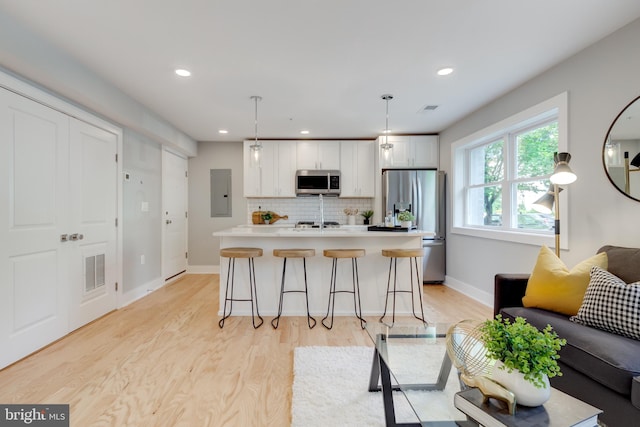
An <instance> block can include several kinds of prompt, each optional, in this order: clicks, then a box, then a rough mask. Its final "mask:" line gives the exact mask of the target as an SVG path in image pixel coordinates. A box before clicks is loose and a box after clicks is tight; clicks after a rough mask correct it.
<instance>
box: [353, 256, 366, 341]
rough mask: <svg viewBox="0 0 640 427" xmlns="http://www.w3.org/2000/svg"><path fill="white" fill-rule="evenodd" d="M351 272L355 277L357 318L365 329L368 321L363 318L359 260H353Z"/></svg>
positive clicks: (354, 302) (354, 288) (354, 297)
mask: <svg viewBox="0 0 640 427" xmlns="http://www.w3.org/2000/svg"><path fill="white" fill-rule="evenodd" d="M351 272H352V275H353V306H354V310H355V312H356V317H357V318H358V319H360V327H361V328H362V329H364V327H365V325H366V324H367V321H366V320H364V319H363V318H362V303H361V301H360V276H359V275H358V259H357V258H351ZM356 294H357V297H358V305H356Z"/></svg>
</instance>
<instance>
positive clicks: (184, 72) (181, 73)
mask: <svg viewBox="0 0 640 427" xmlns="http://www.w3.org/2000/svg"><path fill="white" fill-rule="evenodd" d="M176 74H177V75H179V76H180V77H189V76H191V71H189V70H185V69H184V68H178V69H177V70H176Z"/></svg>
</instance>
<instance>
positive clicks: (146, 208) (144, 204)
mask: <svg viewBox="0 0 640 427" xmlns="http://www.w3.org/2000/svg"><path fill="white" fill-rule="evenodd" d="M140 210H141V211H142V212H149V202H142V203H141V204H140Z"/></svg>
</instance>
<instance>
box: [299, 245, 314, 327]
mask: <svg viewBox="0 0 640 427" xmlns="http://www.w3.org/2000/svg"><path fill="white" fill-rule="evenodd" d="M302 270H303V271H304V297H305V299H306V301H307V325H309V329H313V328H314V327H315V326H316V323H317V322H316V319H314V318H313V317H311V313H310V312H309V287H308V286H307V260H306V258H302ZM312 321H313V324H311V322H312Z"/></svg>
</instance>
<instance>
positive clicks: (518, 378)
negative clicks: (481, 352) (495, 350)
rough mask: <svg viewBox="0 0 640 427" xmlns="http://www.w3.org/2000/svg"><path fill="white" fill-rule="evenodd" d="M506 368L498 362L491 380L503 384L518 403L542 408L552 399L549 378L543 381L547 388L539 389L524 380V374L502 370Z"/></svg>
mask: <svg viewBox="0 0 640 427" xmlns="http://www.w3.org/2000/svg"><path fill="white" fill-rule="evenodd" d="M502 366H504V365H503V364H502V362H500V361H497V362H496V364H495V366H494V367H493V372H492V374H491V379H493V380H494V381H495V382H497V383H499V384H501V385H502V386H503V387H504V388H506V389H507V390H509V391H510V392H512V393H513V394H514V395H515V396H516V403H517V404H519V405H523V406H540V405H542V404H543V403H545V402H546V401H547V400H549V398H550V397H551V386H550V385H549V378H548V377H547V376H546V375H545V376H544V378H543V379H542V382H544V384H545V387H543V388H538V387H536V386H535V385H533V384H532V383H531V382H529V381H527V380H525V379H524V374H523V373H521V372H520V371H518V370H513V371H512V372H511V373H509V372H507V370H506V369H500V367H502Z"/></svg>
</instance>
